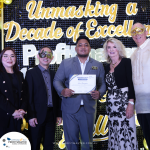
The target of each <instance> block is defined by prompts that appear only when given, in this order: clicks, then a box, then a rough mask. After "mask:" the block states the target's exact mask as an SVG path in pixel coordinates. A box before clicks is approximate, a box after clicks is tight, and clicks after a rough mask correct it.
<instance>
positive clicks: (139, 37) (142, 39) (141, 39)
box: [131, 23, 148, 47]
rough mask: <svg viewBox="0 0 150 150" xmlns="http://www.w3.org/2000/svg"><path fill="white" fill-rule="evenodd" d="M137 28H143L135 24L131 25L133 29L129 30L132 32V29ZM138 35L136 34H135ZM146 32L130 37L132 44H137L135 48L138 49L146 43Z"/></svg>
mask: <svg viewBox="0 0 150 150" xmlns="http://www.w3.org/2000/svg"><path fill="white" fill-rule="evenodd" d="M137 28H139V29H140V28H143V25H142V24H140V23H136V24H134V25H133V27H132V28H131V31H133V30H134V29H137ZM137 33H138V32H137ZM147 34H148V32H147V31H146V30H145V31H144V32H143V33H142V34H136V35H132V39H133V40H134V42H135V43H136V44H137V46H138V47H139V46H140V45H142V44H143V43H144V42H145V41H146V36H147Z"/></svg>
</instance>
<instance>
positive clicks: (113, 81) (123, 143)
mask: <svg viewBox="0 0 150 150" xmlns="http://www.w3.org/2000/svg"><path fill="white" fill-rule="evenodd" d="M147 34H148V33H147V31H146V28H145V26H144V25H143V24H141V23H135V24H134V25H133V26H132V28H131V36H132V38H133V40H134V41H135V43H136V44H137V49H136V50H135V51H134V53H133V54H132V56H131V59H130V58H126V54H125V47H124V45H123V44H122V42H121V41H119V40H117V39H116V38H109V39H108V40H107V41H106V42H105V44H104V46H103V48H104V53H105V57H106V59H107V62H108V64H107V65H106V67H105V69H104V67H103V64H102V63H101V62H99V61H96V60H94V59H92V58H91V57H89V53H90V51H91V47H90V40H89V39H88V37H86V36H79V37H78V39H77V42H76V47H75V50H76V53H77V55H76V56H75V57H72V58H69V59H64V60H63V61H62V62H61V64H60V66H59V68H58V70H57V72H56V74H55V72H54V71H52V70H50V69H49V64H50V63H51V61H52V60H53V57H54V56H53V51H52V49H51V48H50V47H49V46H44V47H42V48H41V49H40V50H39V52H38V55H37V57H38V59H39V65H38V66H36V67H34V68H33V69H30V70H28V71H27V73H26V77H25V80H24V79H23V74H22V73H21V72H20V71H19V69H18V64H17V58H16V53H15V51H14V49H13V48H10V47H7V48H4V50H3V51H2V52H1V54H0V112H1V115H0V119H1V123H0V137H1V136H3V135H4V134H5V133H7V132H11V131H18V132H20V131H21V118H23V116H24V115H25V114H26V113H27V116H28V121H29V140H30V142H31V149H32V150H39V148H40V142H41V140H42V139H43V147H44V150H52V149H53V145H54V137H55V127H56V123H57V125H60V124H61V123H62V118H63V129H64V135H65V144H66V149H67V150H78V149H79V143H80V145H81V149H82V150H92V149H93V127H94V121H95V115H96V114H95V113H96V107H97V100H99V99H100V98H102V97H103V95H104V94H105V93H106V90H107V107H106V111H107V114H108V119H109V122H108V128H109V138H108V150H123V149H128V150H138V142H137V138H136V125H135V115H134V107H135V109H136V113H137V117H138V121H139V123H140V125H141V128H142V130H143V135H144V137H145V139H146V141H147V145H148V147H149V148H150V136H149V135H150V109H149V107H150V100H149V95H150V90H149V86H150V78H149V72H150V71H149V70H148V67H150V50H149V46H150V40H149V39H146V36H147ZM75 74H81V75H86V74H89V75H95V76H96V88H95V90H93V91H91V92H90V94H75V91H73V90H72V89H69V82H70V76H72V75H75ZM134 103H135V105H134ZM79 141H80V142H79Z"/></svg>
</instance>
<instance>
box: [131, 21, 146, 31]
mask: <svg viewBox="0 0 150 150" xmlns="http://www.w3.org/2000/svg"><path fill="white" fill-rule="evenodd" d="M135 24H141V25H142V26H143V28H144V29H145V31H146V27H145V25H144V24H143V23H140V22H136V23H134V24H133V26H134V25H135ZM133 26H132V27H133Z"/></svg>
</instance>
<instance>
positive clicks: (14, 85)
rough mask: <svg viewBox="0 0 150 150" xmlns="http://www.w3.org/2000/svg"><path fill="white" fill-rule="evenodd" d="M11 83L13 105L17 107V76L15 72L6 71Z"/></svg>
mask: <svg viewBox="0 0 150 150" xmlns="http://www.w3.org/2000/svg"><path fill="white" fill-rule="evenodd" d="M8 75H9V78H10V81H11V85H12V90H13V96H14V106H15V107H16V108H17V109H19V92H18V91H19V89H18V80H17V77H16V76H15V73H8Z"/></svg>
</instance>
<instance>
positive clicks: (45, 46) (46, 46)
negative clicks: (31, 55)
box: [38, 45, 53, 54]
mask: <svg viewBox="0 0 150 150" xmlns="http://www.w3.org/2000/svg"><path fill="white" fill-rule="evenodd" d="M43 48H49V49H50V50H51V52H52V54H53V50H52V48H51V47H50V46H48V45H44V46H42V47H40V49H39V50H38V54H39V53H40V52H41V50H42V49H43Z"/></svg>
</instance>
